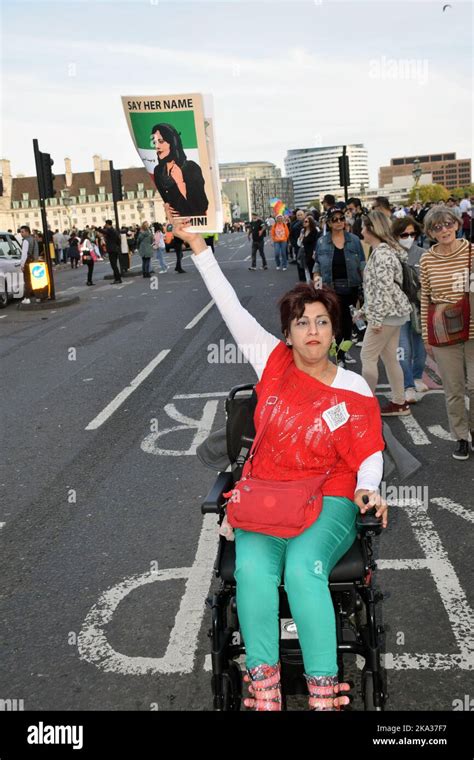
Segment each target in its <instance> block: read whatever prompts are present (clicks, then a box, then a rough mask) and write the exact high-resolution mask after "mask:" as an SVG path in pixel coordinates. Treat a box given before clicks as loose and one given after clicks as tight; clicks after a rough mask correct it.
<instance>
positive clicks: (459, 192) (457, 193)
mask: <svg viewBox="0 0 474 760" xmlns="http://www.w3.org/2000/svg"><path fill="white" fill-rule="evenodd" d="M449 193H450V195H454V197H455V198H459V200H462V199H463V198H464V194H465V193H469V195H474V185H466V186H465V187H455V188H454V190H450V191H449Z"/></svg>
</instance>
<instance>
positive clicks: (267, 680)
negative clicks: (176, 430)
mask: <svg viewBox="0 0 474 760" xmlns="http://www.w3.org/2000/svg"><path fill="white" fill-rule="evenodd" d="M244 681H246V682H247V683H249V684H250V685H249V693H250V695H251V699H244V705H245V707H248V708H249V709H253V710H257V711H263V710H272V711H275V710H281V685H280V663H277V664H276V665H257V666H256V667H255V668H250V670H247V673H246V675H245V676H244Z"/></svg>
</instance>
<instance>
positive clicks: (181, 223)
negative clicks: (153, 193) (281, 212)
mask: <svg viewBox="0 0 474 760" xmlns="http://www.w3.org/2000/svg"><path fill="white" fill-rule="evenodd" d="M168 219H169V220H170V221H171V224H173V234H174V235H176V237H179V238H181V240H185V241H187V242H188V243H189V245H190V246H191V250H192V251H193V254H194V255H193V257H192V259H193V262H194V264H195V265H196V268H197V269H198V271H199V273H200V275H201V277H202V278H203V280H204V282H205V284H206V287H207V289H208V291H209V293H210V295H211V296H212V298H213V299H214V301H215V304H216V306H217V308H218V309H219V311H220V313H221V315H222V318H223V320H224V322H225V323H226V325H227V327H228V328H229V331H230V333H231V335H232V337H233V338H234V340H235V342H236V343H237V345H238V347H239V349H240V351H241V352H242V354H243V356H244V357H245V358H246V359H247V360H248V361H249V362H250V364H251V365H252V367H253V368H254V370H255V372H256V373H257V376H258V378H259V379H260V377H261V375H262V373H263V370H264V367H265V364H266V363H267V359H268V357H269V356H270V354H271V352H272V351H273V349H274V348H275V346H277V345H278V343H279V339H278V338H276V337H275V336H274V335H272V333H269V332H268V331H267V330H265V328H264V327H262V326H261V325H260V324H259V323H258V322H257V320H256V319H255V317H253V316H252V315H251V314H250V313H249V312H248V311H247V309H245V308H244V307H243V306H242V304H241V303H240V301H239V299H238V296H237V293H236V292H235V290H234V288H233V287H232V285H231V284H230V282H229V281H228V279H227V278H226V277H225V275H224V273H223V272H222V269H221V268H220V266H219V264H218V262H217V259H216V258H215V256H214V254H213V253H212V250H211V249H210V248H209V247H208V246H207V245H206V243H205V241H204V239H203V237H202V236H201V235H199V234H196V233H194V232H191V233H187V232H184V230H183V227H186V226H187V224H189V222H188V221H187V220H186V219H175V218H172V217H171V216H170V215H168Z"/></svg>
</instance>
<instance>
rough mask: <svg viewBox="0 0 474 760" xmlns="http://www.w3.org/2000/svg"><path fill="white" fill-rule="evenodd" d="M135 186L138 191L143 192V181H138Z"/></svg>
mask: <svg viewBox="0 0 474 760" xmlns="http://www.w3.org/2000/svg"><path fill="white" fill-rule="evenodd" d="M137 188H138V190H139V191H140V192H141V193H142V192H143V190H144V185H143V182H139V183H138V184H137Z"/></svg>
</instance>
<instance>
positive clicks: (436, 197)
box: [408, 185, 450, 203]
mask: <svg viewBox="0 0 474 760" xmlns="http://www.w3.org/2000/svg"><path fill="white" fill-rule="evenodd" d="M416 195H417V188H416V187H413V188H412V189H411V190H410V194H409V196H408V203H414V202H415V201H416ZM449 195H450V193H449V190H446V188H445V187H444V185H418V197H419V199H420V201H421V202H422V203H426V202H427V201H434V202H435V203H436V201H446V200H448V198H449Z"/></svg>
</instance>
